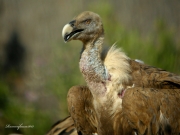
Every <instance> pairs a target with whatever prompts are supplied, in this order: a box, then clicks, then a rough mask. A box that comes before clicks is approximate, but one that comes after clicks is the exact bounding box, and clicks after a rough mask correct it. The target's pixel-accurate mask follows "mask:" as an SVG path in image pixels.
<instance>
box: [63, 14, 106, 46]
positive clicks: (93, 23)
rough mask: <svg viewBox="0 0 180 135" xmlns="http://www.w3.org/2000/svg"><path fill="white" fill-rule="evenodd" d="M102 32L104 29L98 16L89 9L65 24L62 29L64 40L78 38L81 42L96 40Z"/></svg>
mask: <svg viewBox="0 0 180 135" xmlns="http://www.w3.org/2000/svg"><path fill="white" fill-rule="evenodd" d="M103 34H104V30H103V25H102V21H101V18H100V16H99V15H98V14H96V13H93V12H90V11H85V12H82V13H81V14H80V15H78V16H77V17H76V18H75V19H73V20H72V21H71V22H69V23H68V24H66V25H65V26H64V28H63V30H62V36H63V38H64V41H65V42H68V41H70V40H80V41H82V42H83V43H87V42H91V41H93V40H96V38H98V37H99V36H101V35H103Z"/></svg>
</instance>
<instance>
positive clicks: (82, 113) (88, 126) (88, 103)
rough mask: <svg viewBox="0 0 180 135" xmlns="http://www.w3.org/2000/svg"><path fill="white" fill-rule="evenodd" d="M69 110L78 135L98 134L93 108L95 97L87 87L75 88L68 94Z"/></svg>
mask: <svg viewBox="0 0 180 135" xmlns="http://www.w3.org/2000/svg"><path fill="white" fill-rule="evenodd" d="M67 101H68V110H69V113H70V115H71V117H72V119H73V121H74V124H75V127H76V129H77V132H78V134H83V135H92V134H93V133H97V119H96V114H95V111H94V107H93V97H92V94H91V92H90V90H89V89H88V87H86V86H73V87H72V88H70V89H69V92H68V97H67Z"/></svg>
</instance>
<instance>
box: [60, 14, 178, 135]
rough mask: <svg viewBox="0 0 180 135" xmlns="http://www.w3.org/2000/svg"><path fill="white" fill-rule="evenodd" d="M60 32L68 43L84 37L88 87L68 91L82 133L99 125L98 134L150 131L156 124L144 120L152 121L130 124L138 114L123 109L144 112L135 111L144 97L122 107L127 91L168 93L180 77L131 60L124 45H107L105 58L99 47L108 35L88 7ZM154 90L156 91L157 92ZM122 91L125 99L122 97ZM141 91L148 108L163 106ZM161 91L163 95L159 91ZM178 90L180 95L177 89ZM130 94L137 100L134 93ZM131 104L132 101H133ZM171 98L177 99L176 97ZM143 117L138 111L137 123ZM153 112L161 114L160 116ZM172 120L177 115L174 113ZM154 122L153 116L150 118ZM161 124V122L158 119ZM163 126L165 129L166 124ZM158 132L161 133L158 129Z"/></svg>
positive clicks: (83, 67)
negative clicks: (143, 127)
mask: <svg viewBox="0 0 180 135" xmlns="http://www.w3.org/2000/svg"><path fill="white" fill-rule="evenodd" d="M62 35H63V38H64V40H65V41H66V42H67V41H70V40H80V41H82V42H83V49H82V54H81V58H80V62H79V66H80V71H81V73H82V74H83V76H84V78H85V81H86V83H87V86H88V87H73V88H72V89H70V92H69V94H68V108H69V111H70V114H71V116H72V118H73V120H74V122H75V126H76V128H77V130H78V132H79V134H81V133H82V134H92V133H94V132H95V131H96V130H95V129H97V133H98V135H106V134H107V135H110V134H120V133H121V134H131V133H132V134H133V133H138V134H141V133H143V134H146V133H147V134H148V132H149V131H148V132H147V130H150V129H151V128H152V126H154V125H153V123H151V124H149V123H148V122H149V121H148V122H145V124H149V125H146V126H145V127H147V128H145V129H146V130H145V131H146V132H143V131H141V129H140V128H141V127H140V126H134V125H133V124H134V121H133V122H132V123H133V124H130V123H131V121H132V120H133V118H135V117H136V116H135V115H134V116H132V117H130V116H129V115H127V116H128V117H127V116H126V115H125V114H124V112H126V113H128V112H129V111H133V112H137V111H138V113H140V114H141V110H137V108H138V107H139V106H138V105H140V106H142V105H141V104H140V103H141V102H139V100H138V99H140V97H138V95H134V96H136V98H137V97H138V98H137V99H136V100H137V102H139V103H138V104H137V107H136V108H135V109H133V110H129V111H128V109H127V110H124V109H125V107H126V106H124V105H126V104H124V102H125V101H128V95H129V94H127V92H126V91H132V92H133V90H134V91H135V90H137V89H138V90H139V89H140V90H142V89H145V90H147V91H150V90H151V89H152V88H153V89H155V91H159V90H160V91H162V92H168V94H167V97H168V96H169V95H170V94H171V91H173V92H174V91H176V92H177V93H178V92H179V91H178V90H174V89H180V77H179V76H177V75H175V74H172V73H169V72H167V71H164V70H161V69H158V68H154V67H151V66H147V65H145V64H142V63H139V62H136V61H134V60H131V59H130V58H128V57H127V56H126V54H125V53H124V52H122V51H121V49H118V48H116V47H115V45H113V46H112V47H111V48H110V49H109V50H108V52H107V53H106V56H105V57H104V59H103V60H102V59H101V53H102V51H101V50H102V45H103V40H104V29H103V25H102V22H101V18H100V16H99V15H97V14H95V13H93V12H89V11H86V12H83V13H81V14H80V15H78V16H77V17H76V18H75V19H74V20H73V21H71V22H70V23H69V24H67V25H65V26H64V28H63V31H62ZM88 89H89V90H90V91H89V90H88ZM129 89H133V90H129ZM163 89H165V90H163ZM140 93H142V91H141V92H140ZM152 93H155V92H154V91H153V92H152ZM78 95H81V96H78ZM124 95H125V96H126V99H124V98H125V97H124ZM139 95H141V98H142V99H144V102H147V104H148V105H150V106H147V107H146V109H147V110H148V109H149V108H151V107H152V108H154V106H158V105H159V104H158V102H152V103H151V102H150V101H149V100H147V101H146V100H145V99H146V98H143V97H144V95H143V94H139ZM150 95H153V94H150ZM154 95H155V94H154ZM154 95H153V96H154ZM158 95H161V94H159V93H158ZM177 95H178V96H179V94H177ZM163 96H165V95H163ZM163 96H162V97H163ZM178 96H177V98H178ZM155 97H156V98H157V96H154V97H152V96H151V98H152V101H155V100H154V98H155ZM131 98H132V99H133V97H131ZM151 98H150V99H151ZM86 99H87V100H86ZM124 100H125V101H124ZM136 100H135V101H136ZM166 100H167V99H166ZM127 103H129V104H133V102H132V101H128V102H127ZM153 103H154V104H153ZM172 103H174V100H173V101H172ZM172 103H171V105H173V104H172ZM153 105H154V106H153ZM177 105H178V104H177ZM159 106H160V105H159ZM164 107H165V106H163V108H164ZM130 109H132V108H130ZM89 110H90V111H89ZM151 110H152V109H151ZM155 110H156V108H155V109H154V111H155ZM165 110H166V109H165ZM145 111H146V110H145ZM173 111H175V113H177V112H178V110H173ZM89 112H91V113H89ZM142 113H143V112H142ZM152 113H153V111H152ZM129 114H131V113H129ZM148 114H149V113H148ZM151 116H152V115H151ZM163 116H164V114H163ZM139 117H140V115H138V117H137V119H136V120H137V121H136V122H138V120H139V119H140V118H139ZM155 117H158V115H156V116H155ZM138 118H139V119H138ZM154 119H155V118H154ZM172 119H173V120H174V117H173V118H172ZM158 120H160V119H158ZM150 122H154V121H151V120H150ZM142 123H143V122H142ZM142 123H141V122H140V123H139V124H140V125H142ZM155 123H156V122H155ZM143 124H144V123H143ZM158 124H159V125H162V123H160V122H159V123H158ZM135 125H136V124H135ZM107 127H108V128H107ZM155 127H156V125H155ZM161 129H162V132H164V133H165V130H164V128H161ZM171 129H173V131H172V132H174V131H175V130H174V129H175V128H174V127H171ZM157 131H158V132H160V130H157ZM155 132H156V130H154V128H153V133H155ZM157 134H158V133H157Z"/></svg>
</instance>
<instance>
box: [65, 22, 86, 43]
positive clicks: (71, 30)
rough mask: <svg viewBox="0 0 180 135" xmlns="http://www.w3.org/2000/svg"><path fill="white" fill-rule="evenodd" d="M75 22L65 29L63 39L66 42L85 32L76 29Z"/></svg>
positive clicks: (67, 25)
mask: <svg viewBox="0 0 180 135" xmlns="http://www.w3.org/2000/svg"><path fill="white" fill-rule="evenodd" d="M75 22H76V21H71V22H70V23H68V24H66V25H65V26H64V27H63V30H62V37H63V39H64V41H65V42H68V41H70V40H71V39H72V38H73V37H75V36H76V35H78V34H79V33H80V32H81V31H83V29H78V28H76V27H75Z"/></svg>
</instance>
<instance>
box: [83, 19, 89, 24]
mask: <svg viewBox="0 0 180 135" xmlns="http://www.w3.org/2000/svg"><path fill="white" fill-rule="evenodd" d="M83 23H84V24H86V25H88V24H90V23H91V19H87V20H84V21H83Z"/></svg>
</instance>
